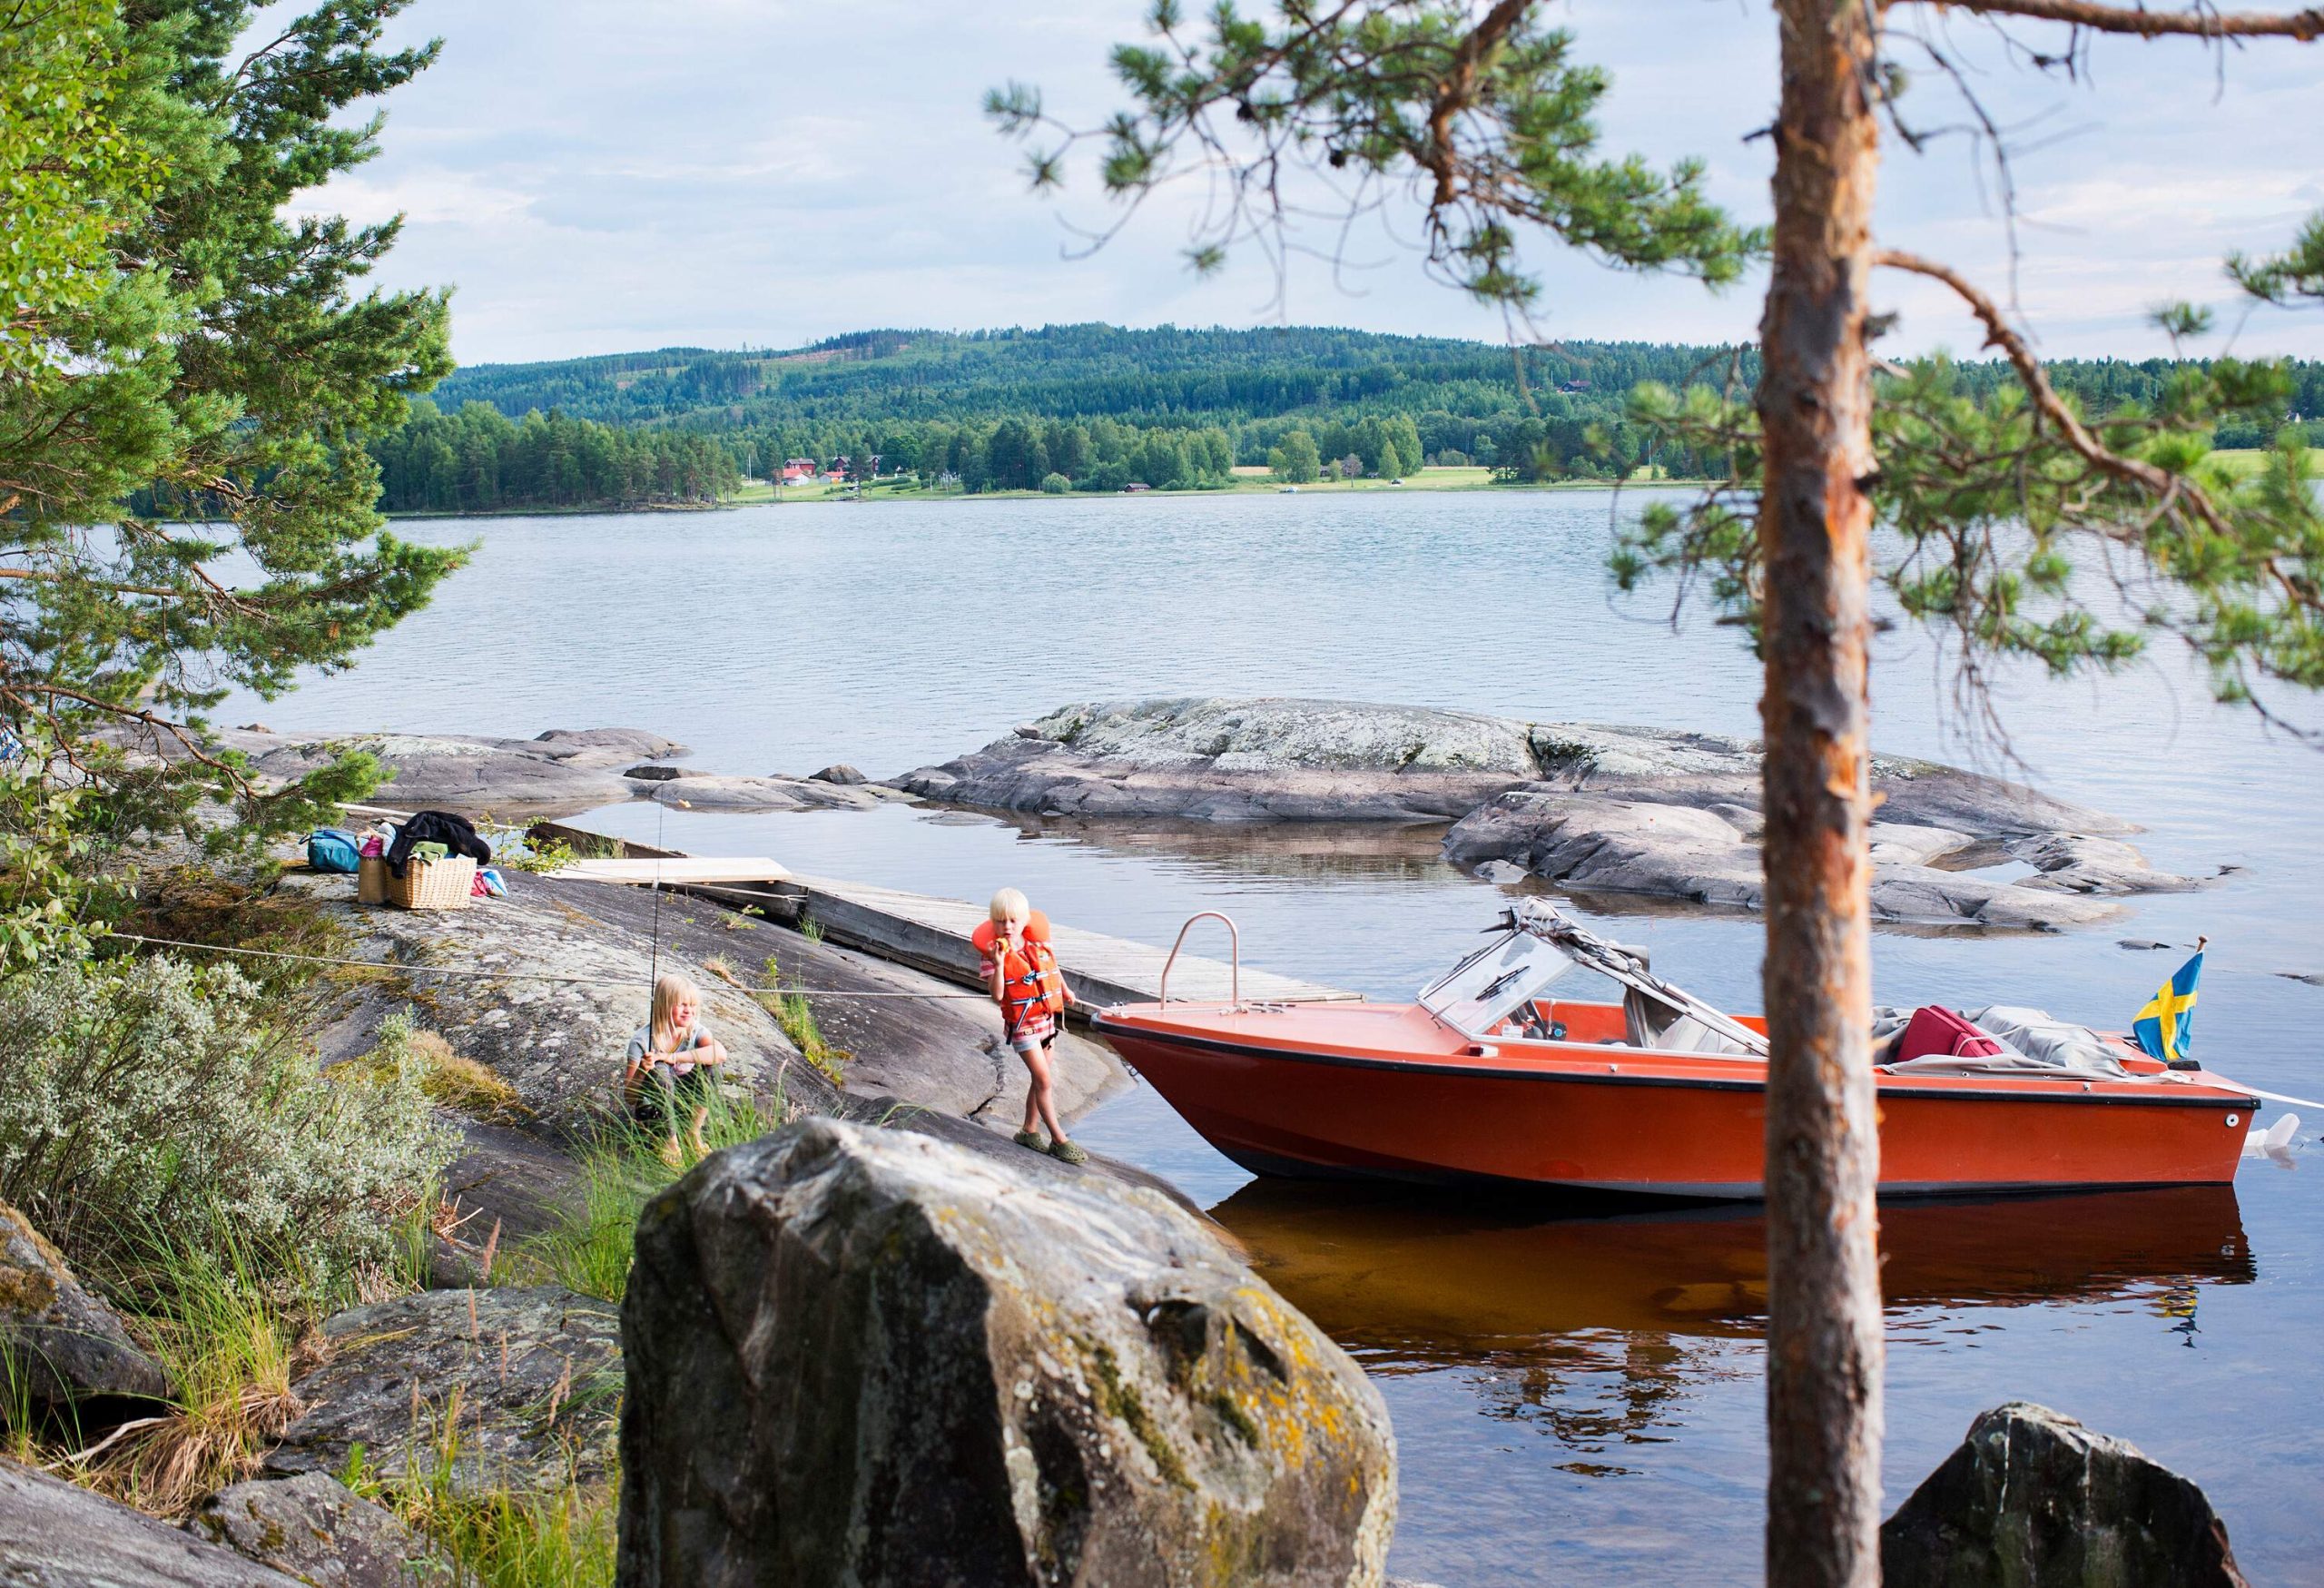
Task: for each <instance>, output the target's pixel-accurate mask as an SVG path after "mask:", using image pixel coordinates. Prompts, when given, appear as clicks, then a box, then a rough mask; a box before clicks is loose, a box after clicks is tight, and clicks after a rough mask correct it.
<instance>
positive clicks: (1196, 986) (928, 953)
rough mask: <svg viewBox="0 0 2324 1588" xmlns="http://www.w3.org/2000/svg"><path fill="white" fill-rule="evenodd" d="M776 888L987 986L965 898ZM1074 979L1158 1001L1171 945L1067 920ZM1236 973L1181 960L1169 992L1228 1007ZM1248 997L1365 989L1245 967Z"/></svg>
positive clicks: (948, 975) (831, 926)
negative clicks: (1111, 934)
mask: <svg viewBox="0 0 2324 1588" xmlns="http://www.w3.org/2000/svg"><path fill="white" fill-rule="evenodd" d="M771 888H772V889H773V891H776V892H781V893H793V892H795V893H797V894H798V896H799V899H800V902H801V903H802V904H803V906H804V908H805V911H806V913H807V915H808V917H809V919H811V920H812V921H814V922H816V923H817V924H818V925H820V926H821V927H822V929H823V935H824V936H825V937H826V938H828V939H829V940H830V941H831V942H836V943H840V944H842V945H843V946H845V947H848V948H852V949H861V950H862V951H863V952H865V953H869V954H876V955H878V956H879V957H880V958H881V959H886V960H894V961H896V962H900V963H902V964H907V965H910V966H911V967H912V968H913V969H915V970H919V971H925V972H928V973H929V974H930V975H931V976H939V977H941V978H943V979H944V980H945V981H956V982H959V983H960V984H961V985H963V986H968V987H980V986H982V985H983V983H982V982H981V981H979V980H978V978H977V960H978V955H977V951H976V950H975V949H974V948H973V947H972V946H970V942H969V934H970V932H974V931H975V930H976V929H977V927H978V925H979V924H980V923H981V922H983V921H984V920H985V919H986V913H985V907H984V906H983V905H981V904H971V903H969V902H966V901H965V900H960V899H934V898H930V897H929V896H927V895H926V894H922V893H904V892H902V891H901V890H899V889H895V888H881V887H874V886H872V884H870V883H842V882H835V881H832V880H831V879H830V878H826V877H804V876H794V877H793V878H792V879H791V880H790V881H789V882H787V883H773V884H771ZM1225 935H1226V928H1225V927H1223V926H1220V925H1219V924H1218V923H1217V922H1203V923H1202V924H1201V925H1200V926H1197V927H1196V929H1195V930H1194V932H1191V933H1190V934H1188V938H1187V942H1189V943H1190V944H1191V943H1194V942H1202V943H1203V944H1204V946H1206V947H1215V946H1216V945H1217V944H1218V941H1219V939H1220V938H1222V937H1224V936H1225ZM1051 942H1052V944H1053V946H1054V947H1055V948H1056V950H1057V957H1058V962H1059V965H1061V966H1062V967H1063V968H1064V971H1065V978H1066V981H1067V984H1068V985H1069V986H1070V987H1071V988H1072V989H1073V995H1074V996H1075V997H1076V998H1078V999H1079V1000H1081V1001H1083V1002H1084V1003H1088V1004H1093V1005H1101V1004H1109V1003H1150V1002H1152V1001H1154V1000H1155V999H1156V998H1157V997H1158V996H1159V995H1160V991H1161V984H1162V966H1163V963H1164V962H1165V961H1167V959H1168V958H1169V957H1170V951H1169V950H1168V949H1167V948H1157V947H1156V946H1155V945H1154V944H1151V943H1142V942H1131V941H1130V940H1128V938H1119V937H1109V936H1108V935H1106V934H1105V933H1103V932H1085V931H1083V930H1082V929H1080V928H1079V927H1075V926H1064V925H1059V926H1058V927H1057V928H1056V929H1055V933H1054V935H1053V937H1052V939H1051ZM1233 980H1234V976H1233V973H1232V969H1231V967H1230V966H1229V965H1228V964H1227V962H1226V961H1224V960H1216V959H1209V958H1204V957H1198V956H1196V954H1194V953H1193V952H1187V953H1182V954H1180V955H1179V956H1178V962H1177V966H1176V967H1175V968H1174V969H1172V971H1171V972H1170V996H1171V997H1173V998H1183V999H1191V1000H1194V1001H1199V1002H1204V1003H1223V1002H1225V1001H1226V998H1227V995H1228V988H1229V985H1230V983H1231V982H1232V981H1233ZM1242 989H1243V996H1244V997H1245V998H1246V999H1249V1000H1253V1001H1263V1002H1269V1003H1312V1002H1316V1001H1324V1000H1332V1001H1342V1000H1354V999H1357V998H1359V997H1361V996H1362V995H1361V994H1359V993H1354V992H1350V991H1346V990H1345V989H1344V988H1339V987H1325V986H1322V985H1320V984H1318V983H1316V982H1314V981H1298V980H1296V979H1295V978H1293V977H1290V976H1278V975H1276V974H1275V973H1274V972H1271V971H1261V970H1256V969H1254V968H1253V967H1251V966H1249V965H1245V966H1244V967H1243V973H1242Z"/></svg>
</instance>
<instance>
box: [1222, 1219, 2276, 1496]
mask: <svg viewBox="0 0 2324 1588" xmlns="http://www.w3.org/2000/svg"><path fill="white" fill-rule="evenodd" d="M1631 1206H1632V1208H1634V1206H1635V1205H1634V1204H1633V1205H1631ZM1211 1212H1212V1216H1213V1217H1214V1218H1217V1219H1218V1221H1219V1222H1220V1223H1221V1224H1223V1225H1224V1226H1226V1228H1228V1229H1229V1230H1231V1231H1233V1232H1234V1234H1235V1236H1236V1238H1237V1239H1239V1240H1240V1241H1242V1242H1243V1243H1244V1245H1245V1246H1246V1248H1247V1250H1248V1252H1249V1255H1250V1257H1251V1259H1252V1262H1253V1265H1254V1267H1256V1268H1257V1269H1258V1271H1259V1272H1260V1273H1261V1274H1263V1275H1265V1277H1266V1278H1267V1279H1268V1281H1269V1282H1270V1283H1272V1284H1273V1285H1274V1286H1275V1288H1276V1289H1278V1290H1280V1291H1281V1292H1282V1293H1283V1294H1284V1295H1285V1297H1288V1298H1289V1299H1290V1300H1291V1302H1292V1303H1293V1304H1294V1305H1295V1306H1296V1307H1299V1308H1300V1309H1301V1310H1302V1311H1304V1312H1305V1313H1306V1314H1307V1315H1308V1316H1309V1317H1312V1318H1314V1319H1315V1321H1316V1322H1317V1323H1318V1324H1320V1325H1321V1326H1322V1327H1324V1329H1325V1330H1326V1331H1327V1332H1329V1333H1330V1334H1331V1335H1332V1336H1333V1337H1334V1339H1336V1340H1338V1341H1339V1342H1340V1344H1341V1345H1343V1346H1345V1347H1346V1348H1347V1349H1348V1350H1349V1351H1350V1352H1352V1353H1353V1354H1354V1356H1356V1358H1357V1359H1358V1360H1359V1361H1361V1362H1362V1363H1363V1364H1364V1367H1365V1369H1366V1370H1367V1371H1368V1372H1370V1373H1373V1374H1374V1375H1376V1376H1381V1377H1384V1378H1387V1379H1397V1378H1402V1377H1406V1376H1425V1375H1427V1374H1429V1373H1431V1372H1433V1371H1438V1370H1443V1369H1447V1368H1450V1369H1455V1370H1458V1372H1459V1373H1460V1376H1461V1377H1462V1379H1463V1380H1464V1381H1466V1382H1467V1383H1468V1384H1469V1386H1471V1394H1472V1396H1474V1397H1475V1410H1476V1412H1477V1413H1478V1414H1479V1415H1482V1416H1483V1417H1485V1418H1486V1419H1488V1420H1491V1421H1493V1422H1498V1423H1502V1424H1506V1425H1511V1426H1512V1427H1521V1428H1527V1429H1530V1430H1531V1431H1532V1432H1534V1433H1537V1434H1539V1435H1543V1436H1545V1437H1547V1438H1548V1439H1550V1440H1551V1441H1552V1442H1553V1444H1554V1445H1555V1446H1556V1447H1557V1448H1558V1449H1559V1451H1560V1452H1561V1454H1562V1455H1564V1456H1565V1457H1566V1458H1567V1459H1565V1460H1562V1461H1560V1462H1557V1463H1556V1464H1555V1465H1556V1469H1557V1470H1559V1471H1561V1472H1565V1473H1570V1474H1572V1475H1577V1476H1582V1477H1632V1476H1638V1475H1641V1474H1642V1473H1643V1472H1644V1471H1646V1470H1647V1469H1648V1467H1649V1466H1650V1465H1651V1462H1650V1461H1649V1460H1648V1459H1647V1452H1646V1450H1645V1449H1644V1447H1646V1446H1651V1445H1668V1444H1672V1443H1674V1442H1677V1441H1679V1439H1681V1438H1682V1437H1684V1436H1685V1434H1686V1430H1687V1427H1688V1425H1689V1423H1690V1422H1691V1421H1692V1420H1693V1417H1694V1412H1693V1406H1694V1404H1695V1403H1696V1402H1698V1401H1699V1400H1700V1399H1701V1398H1702V1397H1703V1396H1705V1395H1707V1394H1709V1393H1712V1392H1713V1390H1714V1386H1718V1385H1721V1384H1724V1383H1726V1382H1728V1381H1731V1380H1737V1379H1748V1378H1756V1377H1757V1376H1758V1371H1759V1369H1758V1362H1757V1360H1756V1358H1755V1357H1754V1356H1750V1355H1748V1354H1741V1353H1738V1351H1737V1350H1736V1349H1735V1348H1734V1342H1736V1341H1738V1340H1749V1339H1755V1338H1756V1337H1757V1336H1758V1334H1759V1332H1760V1324H1761V1320H1762V1319H1763V1317H1764V1316H1765V1313H1766V1307H1767V1258H1766V1251H1765V1238H1766V1229H1765V1225H1764V1221H1763V1218H1762V1216H1761V1213H1760V1211H1759V1209H1758V1208H1728V1207H1721V1208H1693V1209H1688V1210H1684V1211H1679V1212H1652V1213H1640V1212H1637V1211H1634V1210H1626V1209H1610V1208H1608V1206H1607V1205H1605V1204H1600V1205H1598V1206H1597V1207H1596V1208H1589V1207H1586V1206H1578V1205H1576V1204H1574V1203H1572V1202H1571V1201H1563V1202H1561V1203H1559V1204H1556V1205H1555V1206H1554V1208H1544V1206H1543V1204H1541V1202H1540V1201H1539V1200H1538V1199H1536V1200H1531V1201H1522V1200H1520V1201H1508V1202H1500V1203H1495V1202H1491V1201H1486V1202H1480V1201H1478V1200H1477V1199H1475V1198H1457V1199H1456V1198H1415V1197H1414V1196H1413V1194H1412V1193H1411V1192H1409V1191H1408V1190H1402V1189H1394V1190H1391V1189H1376V1190H1375V1189H1370V1188H1363V1187H1355V1188H1351V1187H1348V1186H1344V1185H1321V1184H1316V1183H1313V1182H1300V1181H1287V1180H1264V1179H1262V1180H1256V1181H1253V1182H1252V1183H1251V1184H1249V1185H1246V1186H1245V1187H1243V1188H1242V1189H1240V1190H1237V1191H1236V1192H1235V1194H1234V1195H1232V1196H1230V1197H1228V1198H1226V1200H1225V1201H1223V1202H1221V1203H1219V1204H1218V1205H1217V1206H1216V1208H1212V1209H1211ZM1881 1235H1882V1246H1883V1256H1884V1261H1883V1267H1882V1279H1883V1288H1884V1290H1885V1293H1886V1303H1887V1308H1888V1312H1889V1316H1890V1317H1891V1319H1892V1320H1897V1321H1904V1320H1917V1319H1920V1318H1922V1317H1925V1315H1927V1314H1929V1313H1931V1312H1935V1313H1939V1314H1950V1313H1952V1312H1954V1311H1955V1310H1956V1309H1962V1308H1979V1307H2021V1306H2030V1305H2035V1304H2042V1303H2053V1302H2068V1303H2087V1302H2093V1301H2116V1302H2120V1301H2125V1300H2131V1301H2135V1302H2137V1303H2140V1304H2142V1305H2143V1306H2144V1307H2146V1308H2147V1309H2148V1310H2150V1311H2152V1313H2153V1314H2154V1315H2155V1316H2156V1317H2157V1318H2158V1319H2165V1320H2169V1321H2168V1322H2167V1323H2166V1324H2165V1327H2167V1328H2169V1329H2171V1330H2173V1331H2176V1332H2179V1333H2181V1334H2183V1335H2185V1336H2188V1343H2190V1344H2192V1334H2193V1330H2194V1317H2195V1307H2196V1297H2197V1294H2198V1291H2199V1289H2200V1287H2202V1286H2206V1285H2242V1284H2249V1283H2250V1282H2251V1281H2252V1280H2253V1279H2255V1278H2256V1277H2258V1273H2257V1268H2256V1267H2255V1265H2254V1264H2253V1261H2252V1258H2251V1251H2250V1243H2249V1242H2248V1240H2247V1239H2246V1238H2245V1236H2244V1231H2243V1220H2242V1215H2241V1212H2240V1209H2239V1208H2238V1207H2237V1205H2236V1200H2235V1193H2234V1190H2233V1189H2232V1188H2230V1187H2227V1186H2193V1187H2181V1188H2172V1189H2157V1190H2143V1191H2123V1192H2110V1193H2103V1194H2083V1195H2076V1196H2071V1197H2044V1198H2005V1199H1994V1200H1988V1201H1945V1202H1917V1203H1898V1204H1895V1205H1892V1206H1889V1207H1887V1208H1884V1209H1883V1213H1882V1221H1881ZM1905 1327H1906V1328H1908V1329H1909V1328H1911V1327H1913V1324H1912V1322H1910V1321H1906V1322H1905ZM1633 1463H1636V1464H1639V1465H1632V1464H1633Z"/></svg>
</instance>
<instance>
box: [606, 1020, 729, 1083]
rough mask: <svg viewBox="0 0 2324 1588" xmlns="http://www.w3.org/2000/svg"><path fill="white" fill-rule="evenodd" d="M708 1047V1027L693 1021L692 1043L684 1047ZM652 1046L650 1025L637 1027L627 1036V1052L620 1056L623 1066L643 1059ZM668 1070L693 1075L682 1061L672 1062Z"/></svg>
mask: <svg viewBox="0 0 2324 1588" xmlns="http://www.w3.org/2000/svg"><path fill="white" fill-rule="evenodd" d="M709 1045H710V1027H709V1026H708V1025H707V1024H706V1023H704V1021H699V1020H697V1021H694V1041H691V1042H688V1043H687V1044H686V1046H687V1047H689V1048H706V1047H708V1046H709ZM653 1046H654V1028H653V1027H652V1026H651V1025H643V1026H640V1027H638V1028H637V1029H636V1030H635V1031H632V1032H631V1033H630V1035H629V1051H628V1052H626V1053H625V1054H624V1055H623V1056H622V1062H623V1063H624V1064H625V1065H628V1064H635V1063H636V1062H637V1061H638V1060H640V1059H643V1058H645V1055H646V1054H647V1053H648V1052H649V1051H651V1050H652V1049H653ZM669 1069H670V1071H671V1073H672V1074H675V1075H692V1074H693V1073H694V1066H693V1065H691V1064H687V1063H684V1062H683V1061H678V1060H674V1061H673V1062H672V1063H671V1064H670V1066H669Z"/></svg>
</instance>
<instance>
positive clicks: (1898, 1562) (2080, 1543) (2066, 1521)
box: [1880, 1401, 2244, 1588]
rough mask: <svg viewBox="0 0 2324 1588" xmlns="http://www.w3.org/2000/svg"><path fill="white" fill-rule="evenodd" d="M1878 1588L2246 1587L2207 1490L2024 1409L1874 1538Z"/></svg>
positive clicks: (1988, 1418)
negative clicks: (2003, 1587)
mask: <svg viewBox="0 0 2324 1588" xmlns="http://www.w3.org/2000/svg"><path fill="white" fill-rule="evenodd" d="M1880 1570H1881V1580H1882V1581H1883V1582H1884V1583H1886V1584H1887V1588H1986V1585H1987V1584H1992V1583H2007V1584H2010V1585H2011V1588H2150V1585H2153V1584H2162V1583H2169V1584H2171V1588H2243V1581H2244V1579H2243V1573H2241V1572H2240V1571H2239V1570H2237V1569H2236V1564H2235V1553H2234V1552H2233V1551H2232V1550H2230V1548H2229V1547H2228V1543H2227V1524H2226V1523H2224V1522H2222V1521H2221V1520H2220V1516H2219V1514H2218V1513H2217V1512H2215V1511H2213V1510H2212V1509H2211V1502H2210V1501H2209V1500H2207V1499H2205V1498H2204V1497H2203V1492H2202V1490H2201V1489H2199V1488H2197V1487H2196V1486H2195V1485H2194V1484H2191V1483H2190V1482H2189V1481H2188V1480H2187V1479H2185V1478H2182V1477H2181V1476H2180V1475H2178V1474H2177V1473H2175V1472H2172V1471H2171V1469H2170V1468H2168V1467H2166V1466H2163V1465H2160V1464H2158V1463H2156V1462H2153V1461H2151V1460H2149V1459H2148V1458H2147V1457H2146V1456H2145V1455H2142V1454H2140V1452H2139V1450H2138V1448H2137V1447H2136V1446H2135V1445H2129V1444H2126V1443H2124V1442H2123V1441H2122V1440H2120V1439H2115V1438H2111V1437H2109V1436H2108V1435H2103V1434H2095V1433H2093V1432H2092V1431H2091V1430H2089V1429H2088V1428H2085V1427H2083V1425H2081V1424H2080V1423H2077V1422H2075V1421H2074V1420H2073V1418H2072V1417H2069V1416H2066V1415H2063V1414H2062V1413H2058V1412H2053V1411H2052V1410H2050V1409H2049V1408H2048V1407H2046V1406H2033V1405H2030V1404H2028V1403H2027V1402H2024V1401H2012V1402H2010V1403H2009V1404H2008V1405H2006V1406H1997V1407H1995V1408H1994V1410H1992V1411H1990V1412H1985V1413H1983V1414H1981V1415H1979V1416H1978V1418H1977V1420H1976V1421H1975V1422H1974V1423H1972V1424H1970V1425H1969V1436H1968V1437H1967V1438H1966V1439H1965V1440H1963V1441H1962V1443H1961V1445H1960V1446H1959V1448H1957V1449H1955V1451H1954V1453H1953V1454H1952V1455H1949V1456H1947V1457H1945V1462H1944V1465H1941V1466H1939V1467H1938V1468H1937V1469H1936V1470H1935V1472H1934V1473H1931V1474H1930V1475H1929V1476H1928V1477H1927V1479H1926V1480H1925V1481H1924V1482H1923V1483H1922V1484H1921V1486H1920V1487H1919V1488H1917V1489H1915V1490H1914V1491H1913V1494H1912V1497H1911V1498H1910V1499H1908V1500H1906V1501H1905V1503H1904V1504H1902V1505H1900V1506H1898V1507H1897V1508H1896V1514H1895V1515H1894V1516H1891V1517H1890V1518H1889V1519H1888V1520H1887V1521H1886V1523H1885V1524H1882V1526H1881V1529H1880Z"/></svg>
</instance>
